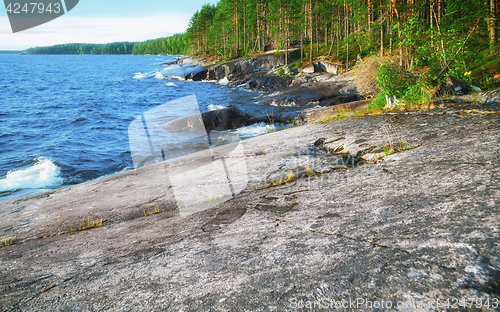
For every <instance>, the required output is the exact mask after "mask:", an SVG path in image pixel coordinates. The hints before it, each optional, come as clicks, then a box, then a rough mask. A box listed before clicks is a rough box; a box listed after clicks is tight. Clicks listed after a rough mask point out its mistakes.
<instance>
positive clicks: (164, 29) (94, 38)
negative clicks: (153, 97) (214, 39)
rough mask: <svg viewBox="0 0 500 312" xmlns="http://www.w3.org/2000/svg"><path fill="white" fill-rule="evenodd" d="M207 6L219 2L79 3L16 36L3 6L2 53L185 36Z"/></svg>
mask: <svg viewBox="0 0 500 312" xmlns="http://www.w3.org/2000/svg"><path fill="white" fill-rule="evenodd" d="M207 3H209V4H215V3H217V0H183V1H179V0H142V1H139V0H105V1H103V0H80V1H79V3H78V4H77V5H76V6H75V7H74V8H73V9H72V10H71V11H69V12H67V13H66V14H64V15H63V16H61V17H59V18H56V19H55V20H52V21H50V22H47V23H45V24H42V25H40V26H37V27H34V28H31V29H28V30H25V31H21V32H17V33H15V34H14V33H12V29H11V27H10V23H9V18H8V16H7V12H6V11H5V10H4V9H5V6H2V10H0V50H24V49H27V48H31V47H39V46H49V45H54V44H61V43H108V42H115V41H144V40H148V39H155V38H159V37H166V36H170V35H173V34H175V33H182V32H184V31H185V30H186V29H187V26H188V24H189V19H190V18H191V16H192V15H193V14H194V13H195V12H196V11H197V10H199V9H200V8H201V6H202V5H203V4H207ZM0 6H1V4H0Z"/></svg>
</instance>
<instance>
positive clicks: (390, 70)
mask: <svg viewBox="0 0 500 312" xmlns="http://www.w3.org/2000/svg"><path fill="white" fill-rule="evenodd" d="M395 67H396V65H395V64H394V63H391V64H384V65H382V66H380V67H379V69H378V71H377V76H376V81H377V84H378V87H379V89H380V92H381V93H382V95H384V96H385V95H389V96H392V95H395V96H397V97H398V98H400V97H401V95H402V93H403V90H404V89H405V87H406V86H405V81H404V80H405V79H404V77H403V76H402V75H401V74H400V73H399V72H398V71H397V69H396V68H395Z"/></svg>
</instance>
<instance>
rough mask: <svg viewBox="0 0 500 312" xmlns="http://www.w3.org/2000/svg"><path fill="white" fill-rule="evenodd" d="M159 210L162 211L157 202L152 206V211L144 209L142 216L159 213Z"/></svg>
mask: <svg viewBox="0 0 500 312" xmlns="http://www.w3.org/2000/svg"><path fill="white" fill-rule="evenodd" d="M161 212H162V211H161V210H160V207H159V206H158V204H156V205H155V206H154V210H153V212H150V211H149V210H148V211H146V210H144V216H146V217H147V216H150V215H154V214H157V213H161Z"/></svg>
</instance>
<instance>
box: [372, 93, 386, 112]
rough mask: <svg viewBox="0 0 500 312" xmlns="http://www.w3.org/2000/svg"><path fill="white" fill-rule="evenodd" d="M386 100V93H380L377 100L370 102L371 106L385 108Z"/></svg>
mask: <svg viewBox="0 0 500 312" xmlns="http://www.w3.org/2000/svg"><path fill="white" fill-rule="evenodd" d="M385 104H386V101H385V95H383V94H382V93H379V94H378V95H377V97H376V98H375V100H374V101H373V102H372V103H370V106H369V107H370V108H378V109H379V110H384V107H385Z"/></svg>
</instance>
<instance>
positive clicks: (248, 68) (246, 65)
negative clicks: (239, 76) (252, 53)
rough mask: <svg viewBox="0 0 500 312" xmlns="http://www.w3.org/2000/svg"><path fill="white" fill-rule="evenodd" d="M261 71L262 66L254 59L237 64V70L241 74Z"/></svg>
mask: <svg viewBox="0 0 500 312" xmlns="http://www.w3.org/2000/svg"><path fill="white" fill-rule="evenodd" d="M261 69H262V68H261V66H260V65H259V64H258V63H257V62H256V61H255V60H254V59H250V60H247V61H240V62H238V63H236V64H235V70H236V71H238V72H241V73H253V72H256V71H259V70H261Z"/></svg>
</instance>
